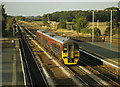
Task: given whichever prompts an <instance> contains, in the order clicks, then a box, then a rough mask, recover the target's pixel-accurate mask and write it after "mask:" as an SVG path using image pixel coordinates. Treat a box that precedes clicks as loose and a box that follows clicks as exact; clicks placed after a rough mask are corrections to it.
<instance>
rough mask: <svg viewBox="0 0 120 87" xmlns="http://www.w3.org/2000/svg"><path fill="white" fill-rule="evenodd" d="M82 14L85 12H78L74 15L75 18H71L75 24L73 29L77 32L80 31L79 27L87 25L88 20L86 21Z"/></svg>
mask: <svg viewBox="0 0 120 87" xmlns="http://www.w3.org/2000/svg"><path fill="white" fill-rule="evenodd" d="M84 15H85V14H81V13H78V14H77V15H76V16H75V19H73V22H74V24H75V29H76V30H77V32H80V31H81V29H84V28H86V27H87V25H88V22H87V20H86V17H85V16H84Z"/></svg>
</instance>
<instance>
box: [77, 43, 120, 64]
mask: <svg viewBox="0 0 120 87" xmlns="http://www.w3.org/2000/svg"><path fill="white" fill-rule="evenodd" d="M79 45H80V47H82V48H84V49H87V50H89V51H91V52H93V53H95V54H98V55H101V56H103V57H105V58H107V59H112V60H113V61H115V62H119V59H120V56H119V55H120V52H119V48H120V46H119V45H115V44H113V45H112V48H110V44H109V43H105V42H94V44H92V43H91V42H79Z"/></svg>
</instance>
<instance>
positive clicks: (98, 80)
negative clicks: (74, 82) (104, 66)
mask: <svg viewBox="0 0 120 87" xmlns="http://www.w3.org/2000/svg"><path fill="white" fill-rule="evenodd" d="M78 67H79V68H80V69H82V70H83V71H84V72H85V73H86V74H87V75H88V76H90V77H91V78H92V79H94V80H95V81H96V82H98V83H99V84H102V85H105V86H107V85H110V84H108V83H107V82H105V81H104V80H102V79H101V78H99V77H98V76H96V75H94V74H93V73H92V72H90V71H88V70H87V69H85V68H84V67H82V66H78ZM91 84H92V83H91Z"/></svg>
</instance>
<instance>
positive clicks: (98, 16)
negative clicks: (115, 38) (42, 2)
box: [46, 7, 120, 22]
mask: <svg viewBox="0 0 120 87" xmlns="http://www.w3.org/2000/svg"><path fill="white" fill-rule="evenodd" d="M108 10H117V11H116V12H113V19H118V21H119V22H120V18H118V17H119V15H120V11H119V9H118V8H117V7H112V8H106V9H104V10H98V11H97V12H95V21H97V20H99V21H100V22H106V21H107V22H108V21H110V11H108ZM76 14H81V16H85V17H86V20H87V21H89V22H91V21H92V10H87V11H82V10H77V11H60V12H54V13H51V14H49V16H50V20H51V21H57V22H59V21H60V20H65V21H67V22H72V20H73V19H74V18H75V16H76ZM46 15H48V14H46Z"/></svg>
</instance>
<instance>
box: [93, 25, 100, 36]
mask: <svg viewBox="0 0 120 87" xmlns="http://www.w3.org/2000/svg"><path fill="white" fill-rule="evenodd" d="M94 35H95V36H101V31H100V29H99V28H96V27H95V28H94Z"/></svg>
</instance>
